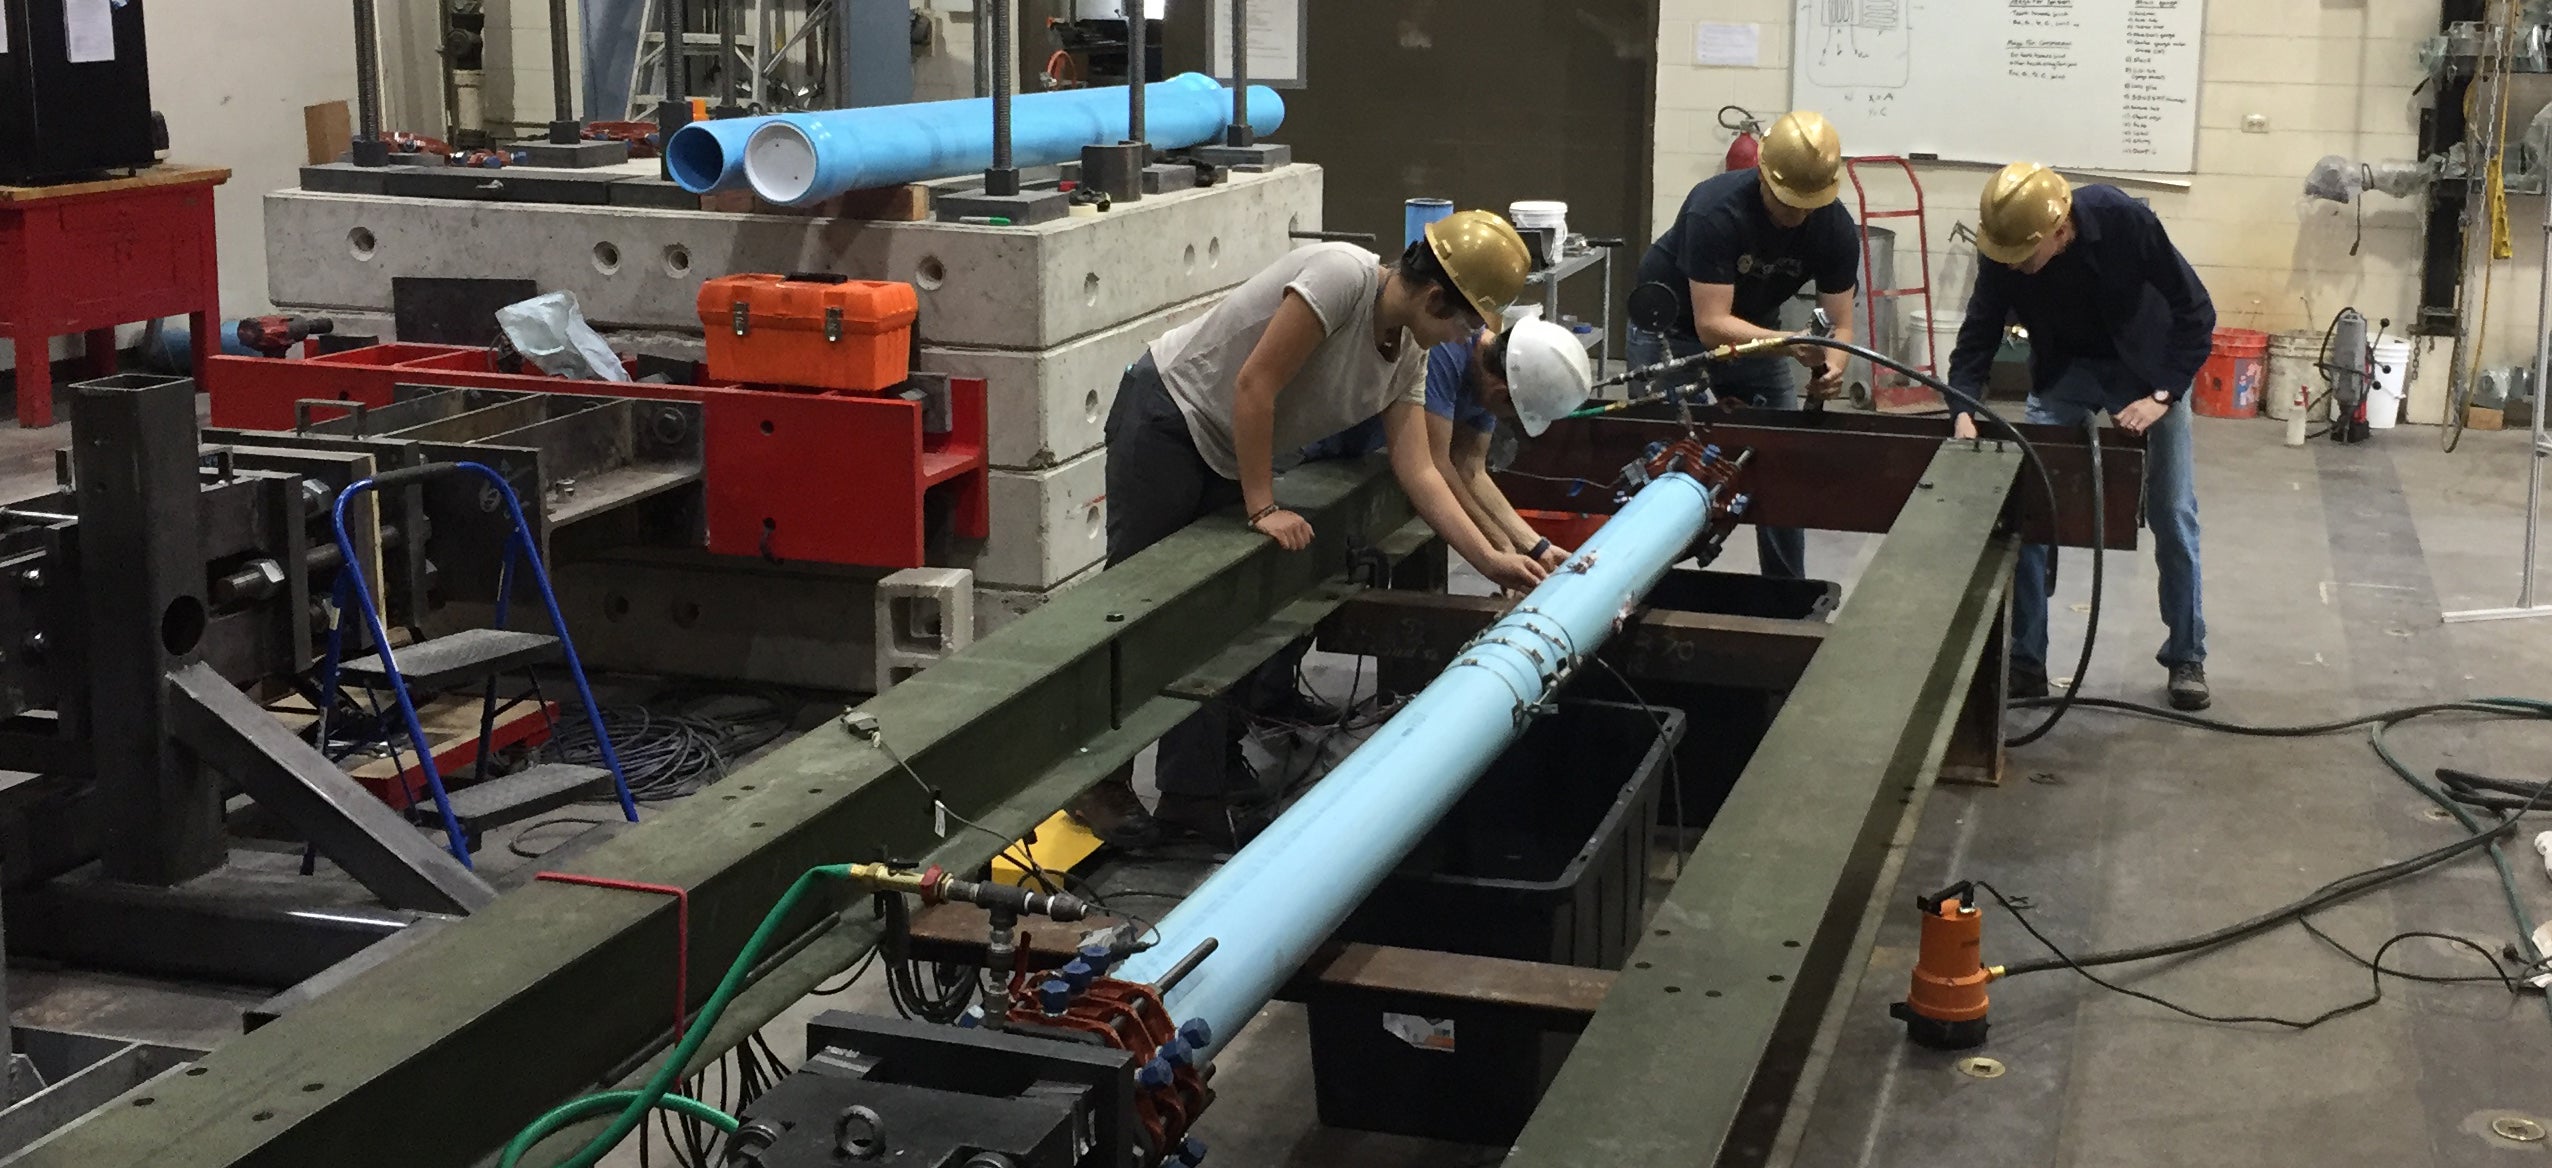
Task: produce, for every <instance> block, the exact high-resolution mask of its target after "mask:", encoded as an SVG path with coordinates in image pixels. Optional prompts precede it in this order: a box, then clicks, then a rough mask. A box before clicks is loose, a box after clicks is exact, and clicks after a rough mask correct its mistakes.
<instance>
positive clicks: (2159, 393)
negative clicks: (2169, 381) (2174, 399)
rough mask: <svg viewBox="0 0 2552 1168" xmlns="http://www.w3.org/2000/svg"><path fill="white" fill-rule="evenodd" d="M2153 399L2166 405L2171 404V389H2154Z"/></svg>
mask: <svg viewBox="0 0 2552 1168" xmlns="http://www.w3.org/2000/svg"><path fill="white" fill-rule="evenodd" d="M2153 400H2155V401H2157V402H2160V403H2162V404H2163V405H2166V406H2167V405H2170V404H2171V391H2170V390H2167V389H2157V390H2154V391H2153Z"/></svg>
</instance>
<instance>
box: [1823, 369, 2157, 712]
mask: <svg viewBox="0 0 2552 1168" xmlns="http://www.w3.org/2000/svg"><path fill="white" fill-rule="evenodd" d="M1789 342H1790V343H1791V344H1794V345H1814V346H1816V347H1818V348H1822V349H1833V350H1835V351H1837V352H1840V353H1846V354H1849V355H1851V356H1854V357H1858V358H1860V359H1862V360H1864V361H1867V362H1869V363H1871V364H1873V365H1884V366H1886V367H1887V368H1890V369H1893V370H1896V371H1897V372H1899V373H1902V374H1904V375H1906V376H1907V377H1911V378H1913V379H1914V380H1916V381H1919V382H1921V383H1922V384H1923V385H1924V387H1925V388H1927V389H1930V390H1931V391H1932V392H1934V393H1937V394H1939V395H1941V398H1942V400H1944V401H1950V402H1955V403H1957V404H1959V405H1961V406H1964V407H1966V408H1967V410H1968V411H1969V412H1970V413H1974V414H1977V415H1980V416H1982V417H1985V418H1987V419H1990V420H1991V421H1992V422H1993V423H1994V424H1995V425H1996V426H1998V427H2000V428H2001V429H2002V430H2003V431H2004V432H2005V433H2007V434H2010V435H2011V440H2012V441H2013V442H2015V443H2018V444H2019V446H2020V453H2021V457H2022V458H2023V459H2025V460H2027V461H2028V463H2029V466H2030V468H2031V469H2032V470H2035V471H2037V472H2038V482H2039V485H2040V486H2041V487H2043V488H2044V489H2045V491H2046V495H2047V522H2048V524H2049V525H2050V526H2053V525H2054V524H2055V523H2056V522H2057V521H2058V520H2059V519H2060V518H2061V517H2062V515H2063V512H2061V511H2060V510H2058V508H2057V505H2056V477H2055V476H2054V475H2053V474H2050V473H2048V471H2047V463H2046V460H2044V459H2041V458H2040V457H2038V448H2037V447H2036V446H2035V445H2032V444H2031V443H2030V441H2029V439H2028V438H2026V437H2023V436H2022V435H2021V432H2020V427H2018V426H2015V425H2013V424H2012V422H2011V419H2009V418H2005V417H2004V416H2002V415H2001V414H1998V413H1995V412H1994V411H1993V410H1992V409H1990V408H1988V407H1987V406H1986V405H1985V403H1984V402H1981V401H1978V400H1977V399H1975V398H1974V397H1971V396H1969V395H1967V394H1966V393H1965V392H1962V391H1960V390H1957V389H1953V388H1951V387H1950V384H1949V383H1948V382H1946V381H1943V380H1941V379H1940V378H1938V377H1934V376H1932V375H1931V374H1930V373H1927V372H1924V371H1923V370H1921V369H1917V368H1914V367H1913V366H1911V365H1908V364H1906V363H1904V362H1902V361H1899V360H1897V359H1895V358H1893V357H1889V356H1887V355H1885V354H1882V353H1880V352H1878V351H1877V350H1875V349H1869V348H1864V347H1862V346H1860V345H1856V344H1853V343H1852V342H1850V341H1845V340H1838V339H1836V338H1834V337H1821V336H1816V335H1814V334H1801V335H1798V336H1794V337H1791V338H1789ZM2083 425H2084V428H2085V429H2087V430H2090V431H2091V433H2090V438H2091V506H2092V514H2091V534H2092V539H2091V542H2092V557H2091V620H2090V622H2089V623H2088V624H2087V625H2085V626H2084V629H2083V638H2082V658H2081V666H2080V668H2078V669H2077V670H2076V671H2075V673H2074V679H2073V681H2074V683H2073V684H2072V685H2069V686H2066V687H2065V692H2064V695H2063V696H2062V697H2060V698H2057V699H2056V700H2055V701H2054V703H2053V708H2052V709H2050V710H2049V711H2048V713H2047V720H2046V721H2044V722H2040V723H2039V724H2038V725H2036V726H2034V727H2031V728H2030V729H2029V731H2028V732H2026V733H2024V734H2022V735H2020V736H2019V737H2017V738H2014V739H2012V740H2011V745H2013V746H2027V745H2029V744H2030V743H2032V742H2036V741H2038V740H2039V739H2041V738H2045V737H2046V736H2047V733H2048V732H2049V731H2051V730H2054V729H2055V728H2056V723H2058V722H2062V721H2064V720H2065V715H2066V714H2068V713H2070V712H2072V710H2073V701H2074V692H2075V691H2076V690H2078V689H2080V688H2081V687H2082V680H2083V678H2082V672H2081V670H2082V669H2088V668H2090V665H2091V650H2092V645H2093V643H2094V641H2095V640H2096V638H2097V637H2098V636H2099V632H2100V594H2101V583H2102V577H2103V576H2104V575H2105V574H2106V573H2105V572H2103V571H2102V568H2101V561H2102V560H2104V559H2106V558H2107V557H2105V556H2103V555H2102V554H2100V553H2101V545H2102V544H2104V543H2106V542H2107V539H2106V536H2107V534H2108V532H2107V519H2108V513H2107V509H2106V506H2107V501H2108V500H2107V497H2106V496H2105V494H2104V493H2103V491H2102V488H2101V482H2100V434H2099V430H2098V424H2097V423H2096V422H2093V421H2090V420H2087V419H2086V420H2085V421H2084V423H2083Z"/></svg>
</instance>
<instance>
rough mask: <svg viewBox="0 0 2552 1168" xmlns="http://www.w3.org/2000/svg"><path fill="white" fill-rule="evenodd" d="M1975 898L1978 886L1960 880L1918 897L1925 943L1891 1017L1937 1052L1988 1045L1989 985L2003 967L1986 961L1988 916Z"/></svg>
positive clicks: (1893, 1007) (1911, 1036)
mask: <svg viewBox="0 0 2552 1168" xmlns="http://www.w3.org/2000/svg"><path fill="white" fill-rule="evenodd" d="M1975 897H1976V888H1975V885H1974V884H1973V883H1971V882H1969V881H1965V880H1961V881H1959V882H1958V883H1956V884H1953V885H1950V886H1949V887H1947V888H1944V889H1942V890H1940V891H1939V892H1936V893H1933V894H1932V895H1930V896H1918V897H1915V898H1914V907H1915V908H1918V909H1921V910H1922V912H1923V936H1922V945H1921V949H1920V951H1919V953H1918V954H1917V955H1916V957H1915V959H1914V979H1913V984H1912V986H1911V987H1910V988H1908V989H1907V990H1906V992H1905V1000H1904V1001H1902V1002H1898V1003H1897V1004H1895V1005H1894V1006H1891V1007H1889V1008H1888V1013H1889V1014H1891V1015H1893V1016H1894V1017H1896V1018H1897V1019H1899V1020H1901V1021H1903V1022H1904V1023H1905V1036H1906V1037H1907V1038H1910V1039H1913V1040H1914V1041H1915V1042H1918V1043H1921V1044H1923V1045H1924V1046H1928V1047H1932V1048H1933V1049H1935V1050H1966V1049H1968V1048H1969V1047H1975V1046H1982V1045H1984V1043H1985V983H1987V982H1990V981H1992V980H1994V979H1995V978H1997V977H2000V976H2002V968H2001V967H2000V966H1987V965H1986V964H1985V962H1984V949H1985V918H1984V914H1983V913H1980V912H1978V911H1977V910H1976V905H1975Z"/></svg>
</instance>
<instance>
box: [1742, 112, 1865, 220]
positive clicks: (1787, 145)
mask: <svg viewBox="0 0 2552 1168" xmlns="http://www.w3.org/2000/svg"><path fill="white" fill-rule="evenodd" d="M1755 169H1756V170H1758V171H1760V172H1762V174H1763V180H1764V182H1765V184H1767V185H1769V186H1770V187H1771V188H1772V197H1773V198H1776V199H1779V200H1781V201H1782V202H1784V203H1788V204H1790V205H1791V206H1793V207H1797V208H1798V209H1800V210H1802V211H1814V210H1816V209H1817V208H1819V207H1822V206H1824V205H1826V204H1827V203H1831V202H1833V201H1834V197H1835V195H1836V194H1837V193H1838V192H1839V191H1841V190H1842V186H1843V181H1842V180H1843V136H1842V135H1840V134H1837V133H1835V132H1834V124H1833V123H1831V122H1828V121H1826V120H1825V115H1824V114H1821V113H1817V112H1816V111H1814V110H1792V111H1790V112H1789V113H1786V114H1783V115H1781V120H1779V121H1776V122H1774V123H1772V128H1771V129H1769V130H1765V131H1764V132H1763V149H1762V153H1761V154H1760V156H1758V157H1757V159H1756V161H1755Z"/></svg>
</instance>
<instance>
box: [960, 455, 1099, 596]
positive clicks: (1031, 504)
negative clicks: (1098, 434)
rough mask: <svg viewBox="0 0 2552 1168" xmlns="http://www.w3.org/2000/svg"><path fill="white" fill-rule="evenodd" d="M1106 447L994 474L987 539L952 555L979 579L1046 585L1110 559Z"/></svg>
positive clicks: (1026, 585) (993, 583)
mask: <svg viewBox="0 0 2552 1168" xmlns="http://www.w3.org/2000/svg"><path fill="white" fill-rule="evenodd" d="M1107 489H1108V485H1107V451H1106V450H1104V449H1101V450H1093V451H1091V452H1089V453H1087V454H1084V455H1081V456H1080V457H1078V458H1075V459H1073V460H1071V461H1069V462H1066V463H1063V464H1062V465H1060V466H1051V467H1047V468H1046V469H1044V470H1033V471H1006V470H996V471H994V472H992V538H991V539H988V540H985V541H984V545H983V548H982V549H981V550H980V551H978V552H975V553H974V554H972V555H960V556H953V557H951V560H952V562H954V563H956V564H958V565H961V566H964V567H969V568H972V569H974V572H975V580H976V581H977V582H978V583H981V584H985V585H989V586H992V587H998V588H1027V589H1046V588H1052V587H1053V586H1055V585H1057V584H1060V583H1062V582H1063V581H1065V580H1068V579H1070V578H1072V576H1073V575H1074V574H1075V573H1078V572H1080V571H1082V570H1083V569H1085V568H1088V567H1089V566H1090V565H1092V564H1096V563H1098V562H1099V561H1101V560H1103V559H1106V558H1107V551H1108V536H1107V520H1108V513H1107Z"/></svg>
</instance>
